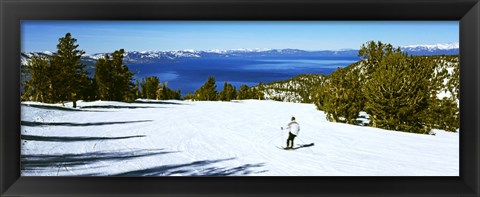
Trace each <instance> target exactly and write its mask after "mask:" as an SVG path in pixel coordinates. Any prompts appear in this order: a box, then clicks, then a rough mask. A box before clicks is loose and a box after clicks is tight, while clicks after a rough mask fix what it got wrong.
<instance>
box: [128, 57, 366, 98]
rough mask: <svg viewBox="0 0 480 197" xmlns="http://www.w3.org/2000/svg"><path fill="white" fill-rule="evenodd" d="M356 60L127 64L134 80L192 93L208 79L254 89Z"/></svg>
mask: <svg viewBox="0 0 480 197" xmlns="http://www.w3.org/2000/svg"><path fill="white" fill-rule="evenodd" d="M358 60H359V59H358V57H347V58H346V57H341V58H338V57H331V58H326V57H318V58H315V57H308V58H305V57H284V58H283V57H281V58H271V57H268V58H267V57H263V58H262V57H251V58H234V57H229V58H197V59H181V60H176V61H174V62H162V63H153V64H128V67H129V69H130V70H131V71H132V72H134V73H135V76H134V77H135V78H143V77H146V76H157V77H158V78H159V79H160V81H161V82H164V81H167V82H168V87H170V88H172V89H174V90H178V89H180V90H181V91H182V95H185V94H187V93H189V92H191V93H193V92H194V91H195V90H196V89H198V88H199V87H200V86H202V85H203V84H204V83H205V82H206V81H207V79H208V77H209V76H214V77H215V79H216V81H217V90H221V89H223V83H224V81H227V82H228V83H230V84H233V85H235V86H236V87H237V88H238V87H240V85H242V84H246V85H248V86H253V85H257V84H258V83H259V82H263V83H268V82H272V81H279V80H286V79H289V78H292V77H294V76H297V75H300V74H330V73H331V72H333V71H335V70H336V69H337V68H339V67H345V66H348V65H349V64H351V63H354V62H356V61H358Z"/></svg>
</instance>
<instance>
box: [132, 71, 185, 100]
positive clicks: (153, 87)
mask: <svg viewBox="0 0 480 197" xmlns="http://www.w3.org/2000/svg"><path fill="white" fill-rule="evenodd" d="M167 84H168V83H167V82H163V83H161V82H160V79H159V78H158V77H156V76H149V77H145V78H143V79H142V81H141V82H140V83H139V80H138V79H137V80H136V87H137V88H136V90H137V93H136V94H137V98H146V99H156V100H170V99H174V100H180V98H181V91H180V90H175V91H174V90H172V89H170V88H168V87H167Z"/></svg>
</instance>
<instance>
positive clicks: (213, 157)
mask: <svg viewBox="0 0 480 197" xmlns="http://www.w3.org/2000/svg"><path fill="white" fill-rule="evenodd" d="M138 101H143V102H144V103H138V102H136V103H121V102H107V101H96V102H82V101H80V102H78V106H79V107H80V108H79V109H77V110H71V109H72V108H71V105H72V104H71V103H67V104H66V106H65V107H64V108H63V107H62V106H61V104H42V103H36V102H23V103H22V127H21V133H22V149H21V152H22V173H21V174H22V176H111V175H120V176H226V175H230V176H459V133H458V132H457V133H451V132H445V131H441V130H435V131H434V133H435V135H422V134H412V133H404V132H398V131H388V130H383V129H378V128H371V127H361V126H355V125H348V124H342V123H332V122H328V121H326V119H325V114H324V113H323V112H322V111H318V110H316V108H315V105H313V104H300V103H287V102H276V101H259V100H242V101H232V102H215V101H211V102H209V101H208V102H207V101H204V102H191V101H174V100H171V101H153V100H138ZM52 106H56V107H55V108H51V107H52ZM89 106H90V107H89ZM91 106H96V108H92V107H91ZM82 107H83V108H82ZM66 109H70V110H66ZM291 116H295V117H296V119H297V122H298V123H299V124H300V127H301V130H300V133H299V136H298V138H296V139H295V146H296V147H299V145H301V144H310V143H315V145H314V146H310V147H303V148H298V149H296V150H282V149H279V148H277V147H276V146H285V143H286V136H287V133H286V131H283V130H281V129H280V127H285V126H286V125H287V124H288V122H289V120H290V118H291Z"/></svg>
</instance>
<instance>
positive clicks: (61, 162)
mask: <svg viewBox="0 0 480 197" xmlns="http://www.w3.org/2000/svg"><path fill="white" fill-rule="evenodd" d="M169 153H176V152H172V151H163V149H157V150H137V151H130V152H90V153H83V154H59V155H43V154H32V155H21V157H20V160H21V170H22V171H23V172H26V171H48V170H51V171H56V170H55V169H56V168H55V167H57V168H59V167H76V166H82V165H89V164H93V163H97V162H106V161H113V162H115V161H124V160H128V159H134V158H139V157H147V156H155V155H164V154H169Z"/></svg>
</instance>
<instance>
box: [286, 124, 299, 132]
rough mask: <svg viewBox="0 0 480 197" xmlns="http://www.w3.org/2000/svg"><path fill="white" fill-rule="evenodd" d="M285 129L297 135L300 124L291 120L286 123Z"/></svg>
mask: <svg viewBox="0 0 480 197" xmlns="http://www.w3.org/2000/svg"><path fill="white" fill-rule="evenodd" d="M287 129H288V130H289V131H290V133H292V134H293V135H298V132H300V125H299V124H298V123H297V122H295V121H292V122H290V123H288V126H287Z"/></svg>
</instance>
